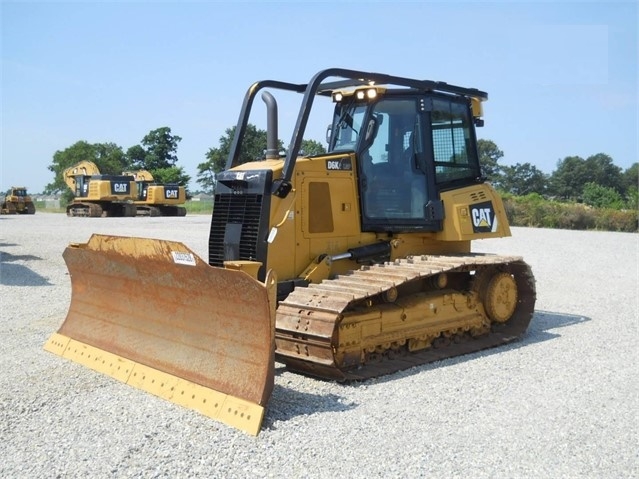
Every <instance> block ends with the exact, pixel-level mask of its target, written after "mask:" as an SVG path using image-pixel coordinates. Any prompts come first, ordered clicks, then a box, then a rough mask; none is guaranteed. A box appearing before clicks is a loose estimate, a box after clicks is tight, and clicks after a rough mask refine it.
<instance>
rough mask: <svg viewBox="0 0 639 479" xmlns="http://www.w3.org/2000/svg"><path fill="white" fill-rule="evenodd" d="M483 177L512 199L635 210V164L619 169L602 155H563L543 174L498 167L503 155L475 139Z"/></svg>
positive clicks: (638, 177) (523, 167)
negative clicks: (533, 197)
mask: <svg viewBox="0 0 639 479" xmlns="http://www.w3.org/2000/svg"><path fill="white" fill-rule="evenodd" d="M477 146H478V149H479V160H480V163H481V165H482V171H483V174H484V175H485V176H486V178H487V179H488V180H489V181H490V182H491V183H492V184H493V185H494V186H495V187H496V188H497V189H498V190H499V191H501V192H504V193H508V194H511V195H514V196H526V195H529V194H537V195H540V196H542V197H544V198H551V199H556V200H560V201H568V202H576V203H583V204H585V205H588V206H593V207H597V208H612V209H637V207H638V206H639V194H638V188H639V163H636V162H635V163H633V164H632V165H631V166H630V167H629V168H627V169H626V170H623V169H622V168H620V167H619V166H616V165H615V164H614V163H613V159H612V158H611V157H610V156H609V155H607V154H605V153H597V154H595V155H591V156H589V157H588V158H585V159H584V158H581V157H579V156H567V157H566V158H564V159H563V160H558V161H557V167H556V169H555V170H554V171H553V172H552V173H550V174H546V173H544V172H542V171H541V170H540V169H539V168H537V167H536V166H534V165H532V164H530V163H523V164H522V163H517V164H515V165H513V166H508V165H501V164H499V160H500V159H501V158H503V156H504V153H503V151H501V150H500V149H499V147H498V146H497V145H496V144H495V143H494V142H493V141H491V140H479V141H478V142H477Z"/></svg>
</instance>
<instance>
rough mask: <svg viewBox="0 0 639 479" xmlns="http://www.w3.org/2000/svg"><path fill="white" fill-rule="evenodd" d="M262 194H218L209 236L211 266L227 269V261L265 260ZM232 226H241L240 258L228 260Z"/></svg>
mask: <svg viewBox="0 0 639 479" xmlns="http://www.w3.org/2000/svg"><path fill="white" fill-rule="evenodd" d="M261 209H262V195H257V194H217V195H215V203H214V206H213V219H212V221H211V234H210V236H209V264H210V265H211V266H220V267H221V266H223V265H224V260H226V259H239V260H252V261H263V258H262V259H260V258H258V247H257V245H258V240H259V231H260V218H261ZM229 223H235V224H241V225H242V234H241V238H240V257H239V258H225V257H224V233H225V231H226V225H227V224H229Z"/></svg>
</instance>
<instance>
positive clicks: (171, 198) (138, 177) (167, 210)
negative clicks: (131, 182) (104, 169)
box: [122, 170, 186, 216]
mask: <svg viewBox="0 0 639 479" xmlns="http://www.w3.org/2000/svg"><path fill="white" fill-rule="evenodd" d="M122 174H123V175H128V176H133V177H134V178H135V184H136V185H137V190H138V196H137V198H136V199H135V200H134V201H133V203H134V204H135V207H136V211H137V215H138V216H186V208H185V207H184V206H180V205H183V204H184V203H185V202H186V190H185V188H184V187H183V186H180V185H178V184H160V183H156V182H155V179H154V178H153V175H152V174H151V172H150V171H147V170H137V171H125V172H123V173H122Z"/></svg>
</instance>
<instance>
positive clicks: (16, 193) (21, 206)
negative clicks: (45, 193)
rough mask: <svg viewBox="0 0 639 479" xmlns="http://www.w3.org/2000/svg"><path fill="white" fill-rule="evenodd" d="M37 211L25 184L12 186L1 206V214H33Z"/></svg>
mask: <svg viewBox="0 0 639 479" xmlns="http://www.w3.org/2000/svg"><path fill="white" fill-rule="evenodd" d="M35 212H36V208H35V203H34V202H33V199H32V198H31V196H29V193H27V188H26V187H24V186H12V187H11V188H10V189H9V191H7V193H6V195H5V196H4V199H3V200H2V205H1V206H0V214H3V215H16V214H21V215H25V214H26V215H33V214H35Z"/></svg>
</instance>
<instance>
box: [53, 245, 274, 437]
mask: <svg viewBox="0 0 639 479" xmlns="http://www.w3.org/2000/svg"><path fill="white" fill-rule="evenodd" d="M63 257H64V259H65V262H66V264H67V268H68V270H69V274H70V276H71V285H72V295H71V304H70V306H69V312H68V314H67V317H66V320H65V321H64V323H63V324H62V326H61V327H60V329H59V330H58V332H57V333H56V334H54V335H53V336H52V337H51V338H50V339H49V341H48V342H47V343H46V344H45V347H44V348H45V349H46V350H47V351H50V352H52V353H55V354H58V355H60V356H62V357H64V358H68V359H70V360H72V361H75V362H77V363H80V364H83V365H85V366H87V367H90V368H92V369H94V370H96V371H99V372H102V373H104V374H107V375H109V376H111V377H113V378H115V379H118V380H120V381H122V382H125V383H127V384H130V385H132V386H135V387H137V388H139V389H142V390H144V391H147V392H150V393H152V394H155V395H157V396H159V397H162V398H165V399H168V400H169V401H172V402H174V403H177V404H180V405H183V406H186V407H189V408H191V409H195V410H197V411H199V412H200V413H202V414H204V415H206V416H209V417H211V418H213V419H216V420H218V421H220V422H223V423H225V424H228V425H230V426H233V427H236V428H238V429H241V430H243V431H246V432H248V433H250V434H253V435H257V434H258V432H259V430H260V428H261V423H262V419H263V416H264V409H265V407H266V404H267V402H268V399H269V397H270V395H271V392H272V390H273V383H274V345H275V339H274V335H275V290H276V283H277V281H276V279H275V277H274V275H272V274H269V275H268V277H267V280H266V282H265V283H261V282H259V281H257V280H256V279H253V278H252V277H250V276H249V275H248V274H246V273H245V272H243V271H236V270H229V269H224V268H215V267H211V266H209V265H208V264H207V263H206V262H205V261H203V260H202V259H201V258H199V257H198V256H197V255H196V254H195V253H193V251H191V250H190V249H189V248H187V247H186V246H184V245H183V244H182V243H177V242H172V241H165V240H154V239H145V238H128V237H118V236H103V235H93V236H92V237H91V238H90V240H89V242H88V243H84V244H72V245H70V246H69V247H68V248H67V249H66V250H65V252H64V254H63Z"/></svg>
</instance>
